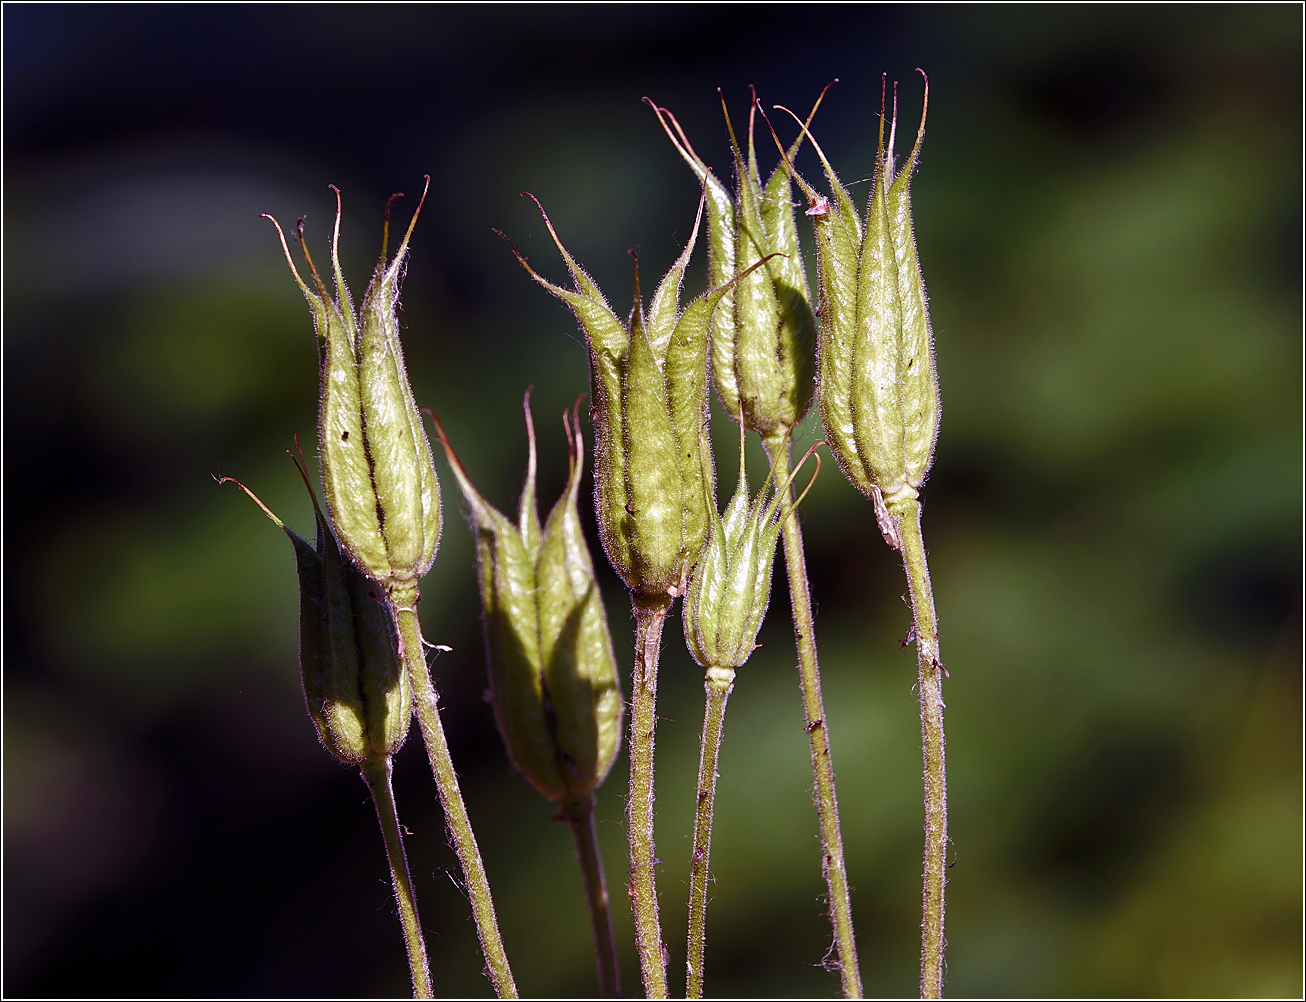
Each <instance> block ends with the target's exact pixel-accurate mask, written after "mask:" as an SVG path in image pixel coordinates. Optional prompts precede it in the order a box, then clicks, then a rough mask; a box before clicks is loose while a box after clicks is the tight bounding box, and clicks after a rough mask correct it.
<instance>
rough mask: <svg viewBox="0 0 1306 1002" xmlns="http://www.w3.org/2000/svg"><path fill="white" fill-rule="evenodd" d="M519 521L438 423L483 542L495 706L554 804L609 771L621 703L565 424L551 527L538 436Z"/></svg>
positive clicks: (516, 754) (571, 419)
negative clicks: (538, 498)
mask: <svg viewBox="0 0 1306 1002" xmlns="http://www.w3.org/2000/svg"><path fill="white" fill-rule="evenodd" d="M523 408H524V409H525V411H526V433H527V440H528V443H529V454H528V460H527V466H526V483H525V485H524V486H523V488H522V494H521V502H520V504H519V506H518V514H517V522H516V523H515V524H514V523H513V522H512V520H510V519H509V518H508V517H507V516H505V515H504V514H503V513H501V512H500V511H499V510H498V509H496V508H495V507H494V506H493V505H491V504H490V503H489V502H487V501H486V500H485V499H484V498H483V497H482V496H481V494H480V492H479V491H477V489H476V487H475V485H473V484H472V481H471V479H470V478H469V477H468V476H467V472H466V471H465V470H464V469H463V467H462V464H461V463H460V462H459V461H458V457H457V456H456V455H455V454H454V451H453V447H452V446H450V445H449V441H448V439H447V438H446V437H445V434H444V429H442V428H440V426H439V424H438V423H437V425H436V429H437V439H438V441H439V442H440V444H441V445H443V446H444V450H445V454H446V455H447V456H448V457H449V464H450V466H452V467H453V472H454V477H455V478H456V479H457V481H458V486H459V487H460V488H461V489H462V492H463V497H464V498H466V500H467V506H468V509H469V511H470V514H471V523H472V529H473V531H474V532H475V533H476V552H477V567H478V570H479V577H480V583H481V605H482V608H483V609H484V612H485V644H486V654H487V656H488V659H489V670H490V697H491V702H492V703H493V705H494V717H495V721H496V722H497V723H498V725H499V733H500V734H501V735H503V740H504V744H505V745H507V747H508V754H509V757H511V758H512V760H513V763H514V764H515V765H516V766H517V768H518V769H519V770H520V771H521V773H522V775H524V776H525V777H526V778H527V779H529V780H530V781H531V783H532V784H533V785H534V786H535V788H536V789H538V790H539V791H540V792H541V793H543V794H544V795H545V796H546V797H548V798H550V799H551V800H555V801H557V802H559V803H567V802H570V801H576V800H579V799H581V798H584V797H587V796H588V795H589V794H590V793H591V792H592V791H593V790H594V788H595V787H596V786H598V785H599V784H600V783H602V782H603V780H604V778H605V777H606V776H607V774H608V770H609V769H611V768H612V761H613V759H614V758H616V755H617V748H618V746H619V745H620V743H621V716H622V711H623V707H622V702H621V689H620V686H619V684H618V682H617V660H616V657H615V656H614V655H613V653H612V638H611V636H610V635H609V634H608V620H607V613H606V612H605V611H604V608H603V596H602V595H601V594H600V593H599V587H598V582H597V581H596V580H595V578H594V564H593V562H592V561H591V560H590V555H589V548H588V547H587V546H586V545H585V536H584V533H583V531H582V529H581V524H580V516H579V514H578V512H577V499H578V497H579V495H580V479H581V469H582V467H583V465H584V462H583V454H584V453H583V449H584V443H583V442H582V440H581V434H580V418H579V414H578V413H577V412H575V411H573V412H572V413H571V414H563V424H564V426H565V427H566V430H567V451H568V455H569V457H570V460H571V469H570V472H569V474H568V477H567V488H566V490H565V491H564V492H563V495H562V497H561V498H559V499H558V502H557V504H555V505H554V506H553V510H552V511H551V512H550V513H549V517H548V519H547V520H546V521H545V523H544V526H543V528H541V526H540V518H539V514H538V512H537V510H536V502H535V426H534V423H533V422H532V420H531V411H530V394H529V392H528V393H527V395H526V398H525V400H524V401H523Z"/></svg>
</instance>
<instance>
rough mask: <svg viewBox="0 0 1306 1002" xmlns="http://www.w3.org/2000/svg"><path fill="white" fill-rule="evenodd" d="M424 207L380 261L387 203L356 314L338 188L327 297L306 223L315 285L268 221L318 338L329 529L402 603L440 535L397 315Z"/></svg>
mask: <svg viewBox="0 0 1306 1002" xmlns="http://www.w3.org/2000/svg"><path fill="white" fill-rule="evenodd" d="M427 185H428V186H429V185H430V178H427ZM395 197H398V196H395ZM425 198H426V192H425V191H423V193H422V199H423V201H425ZM391 201H393V198H392V199H391ZM421 210H422V206H421V203H418V206H417V211H416V212H414V213H413V219H412V222H411V223H409V225H408V232H407V233H405V234H404V239H403V242H402V243H401V244H400V245H399V250H398V252H397V253H396V254H395V257H394V259H393V260H392V261H390V262H388V263H387V261H386V254H387V249H386V245H387V243H388V239H387V238H388V235H389V215H390V208H389V204H388V203H387V205H386V223H385V227H384V233H385V234H386V236H385V237H383V239H382V250H381V260H380V261H379V262H378V264H377V266H376V269H375V271H374V272H373V275H372V281H371V283H370V284H369V285H368V287H367V292H366V293H365V294H364V296H363V305H362V310H361V311H360V313H359V314H358V315H357V316H356V315H355V312H354V304H353V300H352V298H351V297H350V294H349V289H348V287H347V286H346V285H345V280H344V276H343V275H342V274H341V271H340V257H339V245H340V192H339V191H338V190H337V191H336V222H335V229H334V231H333V233H332V238H331V266H332V277H333V279H334V283H335V290H336V294H335V296H334V297H332V296H331V295H329V294H328V293H327V289H326V285H325V284H324V283H323V281H322V278H321V276H320V275H319V274H318V271H317V268H316V267H315V266H314V265H313V259H312V258H311V257H310V256H309V254H308V248H307V247H306V246H304V243H303V224H304V221H303V220H302V219H301V220H300V221H299V238H300V245H301V246H303V249H304V257H305V258H306V259H307V260H308V266H309V271H310V273H311V275H312V278H313V284H314V287H315V288H314V289H310V288H309V287H308V286H307V285H306V284H305V283H304V280H303V279H302V278H300V275H299V271H298V269H296V268H295V263H294V261H293V260H292V259H291V257H290V249H289V247H287V246H286V238H285V234H284V233H282V232H281V226H280V225H279V224H277V221H276V220H275V219H273V220H272V222H273V224H274V225H276V226H277V232H278V234H280V235H281V247H282V249H283V250H284V251H285V252H286V260H287V261H288V262H289V263H290V270H291V272H292V273H293V274H294V276H295V281H296V282H297V283H298V285H299V288H300V291H302V292H303V293H304V298H305V299H307V300H308V304H309V306H310V307H311V309H312V311H313V323H314V326H315V327H316V328H317V333H318V336H319V337H320V338H321V342H320V345H319V356H320V359H321V364H322V375H321V394H320V401H319V410H318V444H319V448H320V450H321V462H322V483H323V492H324V494H325V497H326V505H327V511H328V512H330V514H331V525H332V528H333V529H334V531H335V535H336V538H337V539H338V540H339V543H340V546H341V548H342V549H343V550H344V552H345V553H346V554H348V556H349V558H350V559H351V560H352V561H353V562H354V564H355V566H357V567H358V569H359V570H361V571H362V572H363V573H364V574H365V575H367V577H369V578H371V579H372V580H373V581H376V582H378V583H380V584H381V585H382V586H384V588H385V589H386V591H387V592H388V593H389V594H390V595H391V596H392V597H393V598H394V599H395V601H396V602H397V603H398V604H400V605H402V606H408V607H411V606H412V605H413V604H414V603H415V602H416V600H417V581H418V578H420V577H421V576H422V575H423V574H425V573H426V572H427V571H428V570H430V568H431V563H432V562H433V561H434V560H435V550H436V546H437V545H438V544H439V541H440V484H439V481H437V480H436V476H435V463H434V459H433V457H432V454H431V444H430V442H429V441H428V440H427V438H426V431H425V429H424V428H423V427H422V421H421V415H419V414H418V412H417V405H416V403H415V402H414V400H413V391H412V387H411V386H409V384H408V373H407V371H406V370H405V368H404V355H403V349H402V348H401V347H400V344H399V321H398V317H397V309H398V306H399V281H400V278H401V277H402V272H403V266H404V261H405V259H406V257H407V252H408V240H409V238H410V237H411V236H412V232H413V227H414V226H415V225H416V223H417V215H418V213H420V212H421ZM268 218H269V219H271V218H272V217H271V216H268Z"/></svg>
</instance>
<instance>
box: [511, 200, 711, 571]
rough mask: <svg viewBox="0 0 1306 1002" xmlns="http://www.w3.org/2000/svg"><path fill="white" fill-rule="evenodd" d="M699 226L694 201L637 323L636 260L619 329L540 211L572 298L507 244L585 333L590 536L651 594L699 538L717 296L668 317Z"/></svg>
mask: <svg viewBox="0 0 1306 1002" xmlns="http://www.w3.org/2000/svg"><path fill="white" fill-rule="evenodd" d="M530 197H531V198H532V199H533V198H534V196H530ZM536 205H537V206H538V205H539V202H538V201H536ZM540 212H541V214H543V212H544V210H543V208H542V207H541V209H540ZM702 218H703V206H702V203H700V204H699V213H698V217H697V218H696V219H695V221H694V231H693V233H691V234H690V237H689V242H688V244H687V245H686V246H685V250H684V253H682V254H681V255H680V257H679V258H678V259H677V260H676V262H675V264H673V265H672V266H671V270H670V271H669V272H667V275H666V277H665V278H663V280H662V282H661V284H660V285H659V286H658V289H657V292H656V293H654V295H653V299H652V301H651V303H650V304H649V310H648V313H647V315H646V314H645V312H644V304H643V301H642V299H641V297H640V292H639V267H638V264H636V268H635V305H634V308H633V309H632V310H631V312H630V317H629V319H628V320H627V322H626V323H624V324H623V323H622V322H621V321H620V320H618V319H617V316H616V314H615V313H613V312H612V308H611V307H610V306H609V305H608V302H607V300H606V299H604V297H603V293H602V292H600V291H599V288H598V286H597V285H596V284H595V283H594V280H593V279H592V278H590V277H589V275H587V274H585V272H584V271H582V270H581V268H580V267H579V265H577V264H576V262H575V260H574V259H573V258H572V256H571V255H570V254H568V253H567V250H566V248H565V247H563V245H562V242H561V241H560V240H559V239H558V235H557V233H555V232H554V229H553V224H552V223H550V222H549V217H548V216H547V215H545V216H544V222H545V225H546V226H548V228H549V233H550V235H551V236H552V237H553V241H554V243H555V244H556V245H557V247H558V250H559V252H560V253H561V254H562V258H563V260H564V261H565V262H566V263H567V268H568V269H569V270H570V272H571V276H572V279H573V281H574V282H575V285H576V288H575V291H570V290H567V289H563V288H561V287H560V286H557V285H554V284H553V283H552V282H549V281H548V280H546V279H544V278H542V277H541V276H540V275H538V274H537V273H536V272H535V270H534V269H533V268H532V267H531V266H530V265H529V264H527V262H526V259H525V258H524V257H522V256H521V254H520V253H518V252H517V249H516V247H513V253H514V254H516V255H517V260H518V261H520V262H521V265H522V267H523V268H525V269H526V270H527V272H529V273H530V276H531V277H532V278H533V279H535V281H537V282H539V283H540V285H542V286H544V287H545V288H546V289H548V290H549V291H550V292H551V293H553V294H554V295H555V296H557V297H558V298H559V299H561V300H562V301H563V302H565V303H566V304H567V305H568V306H569V307H570V308H571V310H572V312H573V313H574V314H575V315H576V319H577V320H579V321H580V325H581V328H582V329H583V330H584V332H585V340H586V344H587V345H588V347H589V362H590V416H591V418H592V420H593V422H594V428H595V448H594V454H595V471H594V472H595V475H594V493H595V507H596V508H597V510H598V521H599V537H600V539H601V540H602V542H603V549H604V551H605V552H606V553H607V555H608V559H609V560H610V561H611V562H612V566H613V567H614V568H615V569H616V571H617V573H618V574H619V575H621V578H622V580H623V581H625V582H626V585H627V586H628V587H629V588H631V589H632V590H633V591H636V592H640V593H642V594H644V595H646V596H650V597H659V596H661V597H667V596H669V597H675V596H677V595H680V594H683V592H684V589H685V585H686V583H687V581H688V579H689V574H690V572H691V571H692V570H693V567H694V563H695V561H697V559H698V554H699V552H700V551H701V550H702V548H703V543H704V542H705V540H706V539H707V530H708V519H709V511H710V509H711V505H710V504H709V503H708V502H707V499H710V498H711V497H712V491H713V487H714V482H715V473H714V471H713V468H712V449H711V442H710V440H709V439H708V434H707V340H708V325H709V321H710V319H711V315H712V310H713V309H714V308H715V307H716V305H717V303H718V302H719V301H720V299H721V297H722V296H723V295H724V294H725V292H726V291H727V290H725V289H720V288H718V289H712V290H710V291H708V292H705V293H704V294H703V295H701V296H699V297H698V298H697V299H695V300H693V301H692V302H691V303H690V304H689V305H688V306H687V307H686V308H685V310H684V312H683V313H678V309H679V300H680V283H681V280H682V278H683V277H684V274H685V267H686V266H687V265H688V264H689V256H690V254H691V253H692V252H693V249H694V243H695V241H696V240H697V238H698V228H699V223H700V222H701V221H702ZM505 239H506V238H505ZM510 244H511V241H510Z"/></svg>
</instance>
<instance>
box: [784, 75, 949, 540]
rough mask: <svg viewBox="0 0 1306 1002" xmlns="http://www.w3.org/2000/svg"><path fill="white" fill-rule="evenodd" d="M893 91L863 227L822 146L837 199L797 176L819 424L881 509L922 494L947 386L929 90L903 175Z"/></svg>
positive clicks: (845, 465) (843, 464)
mask: <svg viewBox="0 0 1306 1002" xmlns="http://www.w3.org/2000/svg"><path fill="white" fill-rule="evenodd" d="M922 76H924V74H923V73H922ZM894 94H895V96H894V112H893V117H892V120H891V125H890V129H889V138H888V143H887V145H886V143H885V140H884V126H885V115H884V113H883V108H882V109H881V115H880V143H879V154H878V156H877V158H876V166H875V176H874V181H873V187H872V189H871V197H870V203H869V205H868V207H867V214H866V219H865V221H863V220H862V219H861V218H860V217H859V215H858V213H857V210H856V208H855V207H854V206H853V203H852V200H851V199H850V198H849V195H848V191H847V189H845V188H844V186H843V185H842V184H840V183H839V179H838V177H837V176H836V175H835V173H834V169H833V168H832V167H831V166H830V163H829V161H828V160H827V159H826V158H825V154H824V153H823V152H822V151H821V149H820V147H819V146H817V144H816V141H815V140H814V139H813V140H812V145H813V147H815V148H816V152H817V154H818V156H820V158H821V164H822V166H823V167H824V168H825V175H826V179H827V181H828V183H829V185H830V190H831V197H830V198H826V197H825V196H822V195H820V194H819V193H818V192H817V191H816V190H815V189H814V188H812V186H811V185H810V184H808V183H807V182H806V181H804V180H803V179H802V178H798V183H799V185H800V186H801V187H802V189H803V192H804V194H806V195H807V197H808V199H809V208H808V209H807V215H808V216H810V217H811V219H812V224H813V227H814V228H815V230H816V247H817V256H818V259H819V262H820V289H821V300H820V318H821V324H820V337H819V342H818V347H817V394H818V398H819V400H820V405H821V418H822V420H823V421H824V423H825V430H826V435H827V437H828V439H829V442H830V451H831V452H832V453H833V454H834V456H835V458H836V459H837V460H838V462H839V466H840V467H841V468H842V469H843V471H844V473H845V474H846V475H847V477H848V479H849V480H851V481H852V483H853V484H854V485H855V486H856V487H858V488H859V489H860V490H862V491H863V492H864V493H865V494H867V495H870V496H871V497H873V498H876V499H877V504H878V506H879V507H882V505H883V503H884V502H891V501H894V500H897V499H900V498H915V497H916V496H917V494H918V492H919V491H920V488H921V485H922V484H923V483H924V482H925V476H926V474H927V473H928V472H929V468H930V463H931V461H932V459H933V455H934V441H935V438H936V437H937V435H938V430H939V382H938V376H937V374H936V372H935V368H934V342H933V334H932V332H931V329H930V318H929V313H928V310H927V304H926V297H925V283H924V281H923V279H922V278H921V270H920V262H919V260H918V258H917V253H916V237H915V233H914V232H913V228H912V216H911V192H910V184H911V174H912V171H913V170H914V169H915V167H916V164H917V160H918V158H919V156H920V149H921V141H922V140H923V139H924V138H925V113H926V110H927V108H928V105H929V82H928V81H926V86H925V98H924V101H923V103H922V107H921V124H920V129H919V130H918V132H917V134H916V143H915V145H914V146H913V147H912V150H911V153H910V154H909V155H908V157H907V160H906V162H905V163H904V164H903V165H902V167H901V169H899V170H898V171H896V172H895V171H894V163H893V141H894V134H895V132H896V131H897V96H896V95H897V88H896V85H895V88H894ZM804 131H806V129H804ZM882 520H883V519H882ZM887 535H888V533H887V532H886V536H887Z"/></svg>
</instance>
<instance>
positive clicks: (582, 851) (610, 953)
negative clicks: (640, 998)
mask: <svg viewBox="0 0 1306 1002" xmlns="http://www.w3.org/2000/svg"><path fill="white" fill-rule="evenodd" d="M562 816H563V817H564V818H566V819H567V821H568V823H569V824H570V825H571V833H572V835H573V836H575V838H576V856H577V857H578V858H579V860H580V872H581V874H582V876H584V878H585V900H586V902H587V903H588V904H589V909H590V927H591V929H592V930H593V932H594V959H595V961H596V963H597V964H598V969H599V998H605V999H616V998H621V973H620V971H619V969H618V967H617V940H616V936H615V934H614V933H613V931H612V909H611V908H610V907H609V904H608V882H607V879H606V878H605V877H604V875H603V856H602V855H601V853H600V852H599V829H598V825H596V824H595V823H594V798H593V796H589V797H585V798H584V799H583V800H575V801H572V802H570V803H566V804H563V805H562Z"/></svg>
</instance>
